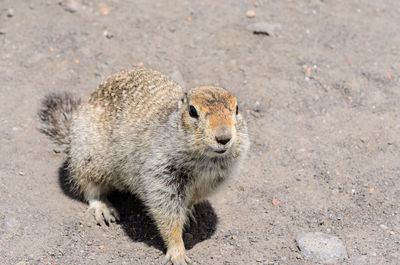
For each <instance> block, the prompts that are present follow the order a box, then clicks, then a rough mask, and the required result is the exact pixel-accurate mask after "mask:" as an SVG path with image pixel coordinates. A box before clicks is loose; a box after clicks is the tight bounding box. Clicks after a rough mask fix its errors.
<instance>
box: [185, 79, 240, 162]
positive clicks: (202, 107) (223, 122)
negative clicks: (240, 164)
mask: <svg viewBox="0 0 400 265" xmlns="http://www.w3.org/2000/svg"><path fill="white" fill-rule="evenodd" d="M181 108H182V126H183V127H184V128H185V129H186V130H185V131H188V132H189V134H190V135H189V136H190V138H191V141H190V142H191V146H192V148H193V150H195V151H200V152H201V153H204V154H206V155H207V156H212V157H214V156H224V155H227V154H231V155H234V156H238V155H239V154H240V151H241V149H243V148H244V146H243V145H246V144H247V128H246V124H245V122H244V121H243V119H242V116H241V113H240V110H239V106H238V102H237V100H236V97H234V96H233V95H232V94H230V93H229V92H227V91H226V90H225V89H223V88H219V87H210V86H202V87H196V88H193V89H191V90H189V91H188V93H187V95H186V97H185V99H184V100H183V104H182V106H181ZM192 140H193V141H192Z"/></svg>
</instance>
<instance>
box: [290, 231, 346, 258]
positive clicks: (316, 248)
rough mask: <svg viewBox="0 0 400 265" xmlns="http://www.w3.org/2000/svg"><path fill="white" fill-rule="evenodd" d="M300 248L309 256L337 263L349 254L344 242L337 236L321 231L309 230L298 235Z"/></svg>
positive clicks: (297, 240)
mask: <svg viewBox="0 0 400 265" xmlns="http://www.w3.org/2000/svg"><path fill="white" fill-rule="evenodd" d="M296 242H297V245H298V246H299V248H300V250H301V251H302V252H303V253H304V254H305V255H306V256H308V257H310V258H315V259H319V260H320V261H322V262H324V263H328V264H331V263H337V262H339V261H341V260H343V259H344V258H345V257H346V256H347V251H346V247H345V246H344V244H343V242H342V241H341V240H340V239H339V238H338V237H335V236H331V235H328V234H324V233H320V232H309V233H304V234H300V235H298V236H297V237H296Z"/></svg>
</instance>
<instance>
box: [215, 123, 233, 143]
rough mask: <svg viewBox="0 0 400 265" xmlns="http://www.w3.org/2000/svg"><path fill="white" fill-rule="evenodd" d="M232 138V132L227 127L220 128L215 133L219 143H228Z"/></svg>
mask: <svg viewBox="0 0 400 265" xmlns="http://www.w3.org/2000/svg"><path fill="white" fill-rule="evenodd" d="M231 138H232V132H231V130H229V128H227V127H223V128H220V129H218V130H217V131H216V133H215V140H217V142H218V143H220V144H222V145H225V144H227V143H228V142H229V141H230V140H231Z"/></svg>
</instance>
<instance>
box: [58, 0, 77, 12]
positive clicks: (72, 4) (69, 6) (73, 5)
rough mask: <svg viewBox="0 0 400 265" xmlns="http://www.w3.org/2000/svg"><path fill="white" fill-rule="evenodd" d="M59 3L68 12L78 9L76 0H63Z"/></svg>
mask: <svg viewBox="0 0 400 265" xmlns="http://www.w3.org/2000/svg"><path fill="white" fill-rule="evenodd" d="M60 5H61V6H62V8H63V9H64V10H65V11H67V12H70V13H75V12H77V11H78V9H79V4H78V2H76V1H64V2H60Z"/></svg>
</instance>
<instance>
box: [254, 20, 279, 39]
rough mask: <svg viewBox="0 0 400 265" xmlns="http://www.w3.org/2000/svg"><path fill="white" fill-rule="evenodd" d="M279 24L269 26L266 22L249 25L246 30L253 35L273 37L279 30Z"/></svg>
mask: <svg viewBox="0 0 400 265" xmlns="http://www.w3.org/2000/svg"><path fill="white" fill-rule="evenodd" d="M281 27H282V26H281V24H271V23H267V22H258V23H253V24H250V25H249V26H248V27H247V29H248V30H251V31H253V33H254V34H263V35H267V36H275V35H276V32H277V31H278V30H280V29H281Z"/></svg>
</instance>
